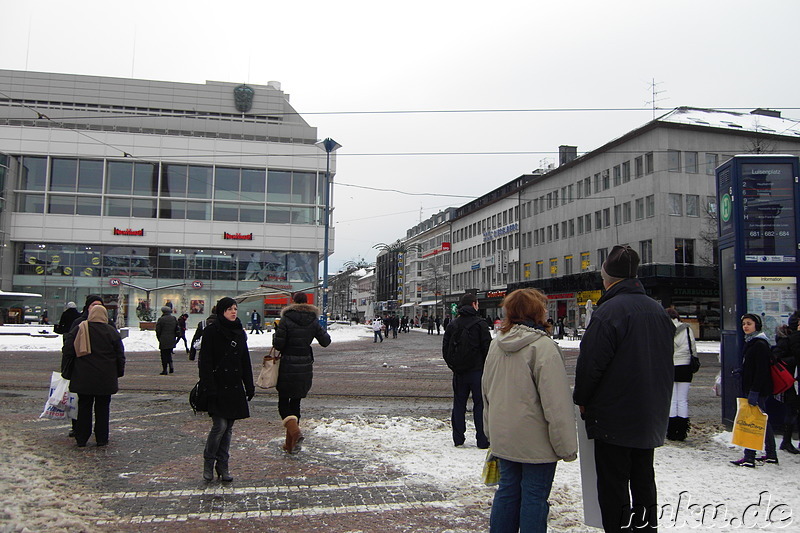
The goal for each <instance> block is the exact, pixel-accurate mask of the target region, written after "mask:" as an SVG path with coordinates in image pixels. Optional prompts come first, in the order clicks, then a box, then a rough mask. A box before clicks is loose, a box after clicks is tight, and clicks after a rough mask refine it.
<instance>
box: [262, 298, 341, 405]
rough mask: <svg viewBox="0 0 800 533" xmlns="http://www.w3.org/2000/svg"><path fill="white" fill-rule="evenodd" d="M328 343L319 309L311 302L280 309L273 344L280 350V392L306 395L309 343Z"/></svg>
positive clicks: (311, 359)
mask: <svg viewBox="0 0 800 533" xmlns="http://www.w3.org/2000/svg"><path fill="white" fill-rule="evenodd" d="M314 339H317V342H319V344H320V346H322V347H325V346H328V345H329V344H330V343H331V336H330V335H328V332H327V331H325V330H324V329H323V328H322V326H321V325H320V323H319V309H318V308H317V307H315V306H313V305H310V304H291V305H288V306H286V307H284V308H283V310H282V311H281V321H280V322H279V323H278V327H277V328H275V334H274V335H273V337H272V345H273V346H274V347H275V349H276V350H278V351H279V352H281V366H280V370H279V371H278V384H277V385H276V387H275V388H276V389H277V391H278V395H279V396H283V397H286V398H305V397H306V395H307V394H308V391H309V390H311V382H312V379H313V377H314V370H313V365H314V352H313V350H312V349H311V343H312V342H313V341H314Z"/></svg>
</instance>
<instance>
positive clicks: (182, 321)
mask: <svg viewBox="0 0 800 533" xmlns="http://www.w3.org/2000/svg"><path fill="white" fill-rule="evenodd" d="M188 318H189V315H187V314H186V313H183V314H182V315H181V316H179V317H178V339H177V340H183V346H184V347H185V348H186V353H189V343H188V342H187V341H186V320H188ZM176 345H177V341H176Z"/></svg>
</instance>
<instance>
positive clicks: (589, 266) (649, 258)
mask: <svg viewBox="0 0 800 533" xmlns="http://www.w3.org/2000/svg"><path fill="white" fill-rule="evenodd" d="M674 242H675V246H674V255H675V264H678V265H693V264H694V263H695V240H694V239H684V238H676V239H675V241H674ZM574 257H575V256H574V255H573V254H567V255H565V256H564V258H563V265H564V268H563V271H560V270H559V258H558V257H551V258H550V259H549V260H548V261H547V264H548V265H549V276H550V277H553V278H554V277H557V276H562V275H563V276H569V275H572V274H575V273H576V271H575V269H574ZM578 257H579V258H580V272H592V271H595V270H598V269H599V268H600V265H602V264H603V262H604V261H605V260H606V257H608V248H598V249H597V251H596V252H595V256H594V261H593V260H592V253H591V252H581V253H580V254H578ZM639 258H640V264H642V265H646V264H650V263H652V262H653V241H652V240H651V239H647V240H644V241H639ZM534 265H535V267H536V276H535V279H542V278H544V277H545V275H544V267H545V260H544V259H539V260H536V261H534ZM530 266H531V264H530V263H525V264H524V267H525V276H524V277H530Z"/></svg>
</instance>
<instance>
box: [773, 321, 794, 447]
mask: <svg viewBox="0 0 800 533" xmlns="http://www.w3.org/2000/svg"><path fill="white" fill-rule="evenodd" d="M772 354H773V356H775V357H776V358H777V359H780V360H781V361H783V362H784V364H785V365H786V368H787V370H789V372H791V373H792V375H793V376H794V375H797V374H796V372H797V368H798V363H800V311H795V312H794V313H792V315H791V316H790V317H789V320H788V323H787V324H785V325H783V326H780V327H779V328H778V329H777V331H776V332H775V347H774V348H772ZM783 404H784V405H785V406H786V416H785V417H784V419H783V440H782V441H781V444H780V446H779V448H780V449H781V450H784V451H786V452H789V453H791V454H794V455H797V454H800V450H798V449H797V448H796V447H795V446H794V444H792V434H793V433H794V427H795V425H797V424H798V422H800V397H798V394H797V391H796V390H795V388H794V387H789V389H788V390H786V392H784V393H783Z"/></svg>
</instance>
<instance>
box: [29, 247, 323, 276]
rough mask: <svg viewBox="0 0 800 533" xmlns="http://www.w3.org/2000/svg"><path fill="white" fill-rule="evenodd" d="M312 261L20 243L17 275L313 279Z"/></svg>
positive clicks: (265, 254) (258, 254)
mask: <svg viewBox="0 0 800 533" xmlns="http://www.w3.org/2000/svg"><path fill="white" fill-rule="evenodd" d="M316 265H317V254H316V253H313V252H276V251H266V250H235V251H234V250H203V249H194V248H191V249H190V248H181V249H177V248H156V247H135V248H132V247H130V246H110V245H104V246H98V245H94V246H91V245H79V244H61V245H59V244H37V243H24V244H21V245H20V248H19V253H18V256H17V268H16V274H19V275H37V276H75V277H147V278H165V279H203V280H206V279H219V280H238V281H302V282H312V281H313V280H315V279H316Z"/></svg>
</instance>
